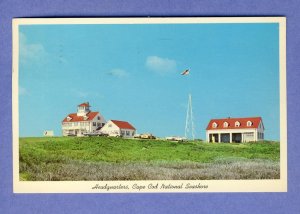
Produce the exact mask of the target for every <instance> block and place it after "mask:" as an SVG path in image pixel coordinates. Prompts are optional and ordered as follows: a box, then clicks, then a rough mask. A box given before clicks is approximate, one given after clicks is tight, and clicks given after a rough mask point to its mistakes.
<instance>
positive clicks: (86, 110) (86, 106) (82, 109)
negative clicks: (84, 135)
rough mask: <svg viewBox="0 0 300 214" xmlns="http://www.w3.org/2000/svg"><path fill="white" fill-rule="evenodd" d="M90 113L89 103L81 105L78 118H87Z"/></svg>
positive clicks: (78, 108) (78, 109)
mask: <svg viewBox="0 0 300 214" xmlns="http://www.w3.org/2000/svg"><path fill="white" fill-rule="evenodd" d="M89 112H90V104H89V102H85V103H81V104H80V105H78V107H77V116H85V115H86V114H88V113H89Z"/></svg>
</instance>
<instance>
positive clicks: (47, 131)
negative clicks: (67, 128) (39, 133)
mask: <svg viewBox="0 0 300 214" xmlns="http://www.w3.org/2000/svg"><path fill="white" fill-rule="evenodd" d="M43 135H44V136H45V137H53V136H54V132H53V130H45V131H44V133H43Z"/></svg>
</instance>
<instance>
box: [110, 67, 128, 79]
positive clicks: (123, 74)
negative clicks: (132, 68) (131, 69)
mask: <svg viewBox="0 0 300 214" xmlns="http://www.w3.org/2000/svg"><path fill="white" fill-rule="evenodd" d="M108 74H109V75H111V76H114V77H117V78H123V77H127V76H128V73H127V72H126V71H124V70H122V69H112V70H111V71H109V72H108Z"/></svg>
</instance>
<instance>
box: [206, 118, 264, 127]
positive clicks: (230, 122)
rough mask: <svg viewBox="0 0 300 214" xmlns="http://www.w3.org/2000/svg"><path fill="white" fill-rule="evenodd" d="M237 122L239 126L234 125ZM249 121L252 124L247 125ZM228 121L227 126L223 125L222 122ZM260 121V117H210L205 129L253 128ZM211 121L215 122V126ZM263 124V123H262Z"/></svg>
mask: <svg viewBox="0 0 300 214" xmlns="http://www.w3.org/2000/svg"><path fill="white" fill-rule="evenodd" d="M237 121H238V122H239V123H240V126H238V127H236V126H235V122H237ZM248 121H251V122H252V125H251V126H247V122H248ZM225 122H227V123H228V127H226V126H224V123H225ZM260 122H261V123H262V119H261V117H243V118H224V119H212V120H210V121H209V123H208V125H207V128H206V130H218V129H253V128H255V129H256V128H258V126H259V123H260ZM213 123H216V124H217V127H216V128H213ZM262 125H263V124H262Z"/></svg>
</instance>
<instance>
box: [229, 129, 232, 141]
mask: <svg viewBox="0 0 300 214" xmlns="http://www.w3.org/2000/svg"><path fill="white" fill-rule="evenodd" d="M229 143H232V133H231V132H230V133H229Z"/></svg>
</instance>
